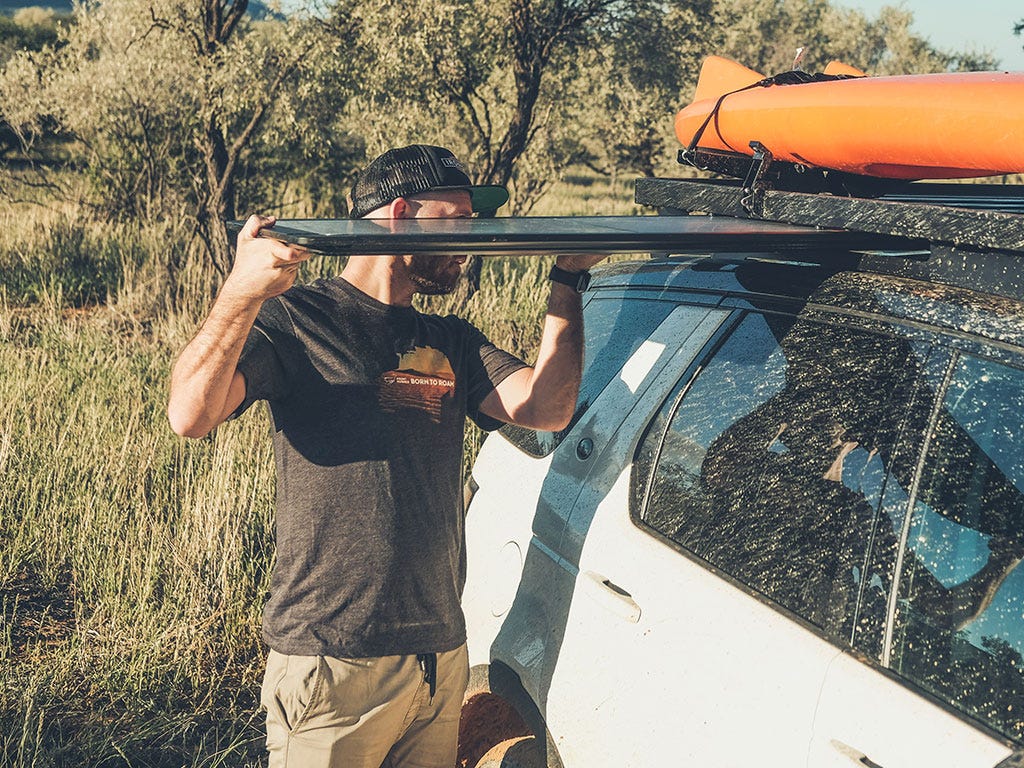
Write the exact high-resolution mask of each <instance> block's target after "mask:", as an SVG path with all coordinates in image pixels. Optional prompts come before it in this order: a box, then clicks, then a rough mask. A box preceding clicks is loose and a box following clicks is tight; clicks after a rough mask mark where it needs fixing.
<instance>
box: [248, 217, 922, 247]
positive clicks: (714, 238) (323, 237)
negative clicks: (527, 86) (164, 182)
mask: <svg viewBox="0 0 1024 768" xmlns="http://www.w3.org/2000/svg"><path fill="white" fill-rule="evenodd" d="M241 226H242V222H229V223H228V228H229V230H230V231H231V232H232V233H237V232H238V230H239V229H240V228H241ZM262 235H263V236H264V237H273V238H276V239H279V240H283V241H285V242H288V243H293V244H295V245H301V246H304V247H306V248H308V249H310V250H312V251H315V252H317V253H321V254H326V255H330V256H352V255H359V254H365V255H371V254H374V255H401V254H411V253H421V254H433V255H436V256H448V255H462V254H476V255H483V256H529V255H551V254H572V253H646V252H651V251H659V252H669V253H701V252H708V251H736V250H745V251H760V252H773V251H775V252H777V251H782V252H792V251H797V252H799V251H804V252H806V251H815V250H823V249H830V250H907V249H908V248H910V247H911V245H910V242H909V241H908V240H906V239H903V238H895V237H891V236H882V235H878V234H872V233H861V232H847V231H844V230H841V229H816V228H814V227H806V226H799V225H792V224H778V223H774V222H764V221H750V220H741V219H733V218H726V217H714V216H573V217H556V216H551V217H547V216H544V217H541V216H536V217H511V218H495V219H394V220H391V219H383V220H380V219H379V220H371V219H355V220H353V219H284V220H280V221H278V222H277V223H276V224H275V225H274V227H273V228H271V229H266V230H263V232H262Z"/></svg>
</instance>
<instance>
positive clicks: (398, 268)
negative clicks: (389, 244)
mask: <svg viewBox="0 0 1024 768" xmlns="http://www.w3.org/2000/svg"><path fill="white" fill-rule="evenodd" d="M341 276H342V277H343V278H344V279H345V280H347V281H348V282H349V283H350V284H351V285H353V286H355V287H356V288H358V289H359V290H360V291H362V292H363V293H365V294H366V295H367V296H370V297H372V298H374V299H376V300H377V301H379V302H381V303H382V304H390V305H391V306H394V307H410V306H412V297H413V296H414V295H415V293H416V290H415V287H414V286H413V284H412V282H411V281H410V280H409V278H408V277H407V275H406V272H405V265H404V264H403V263H402V259H401V257H399V256H350V257H349V259H348V263H347V264H346V265H345V269H344V270H342V273H341Z"/></svg>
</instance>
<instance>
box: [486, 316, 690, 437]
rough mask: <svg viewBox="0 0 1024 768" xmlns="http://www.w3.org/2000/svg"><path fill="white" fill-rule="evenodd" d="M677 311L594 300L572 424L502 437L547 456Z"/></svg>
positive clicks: (510, 429) (516, 430)
mask: <svg viewBox="0 0 1024 768" xmlns="http://www.w3.org/2000/svg"><path fill="white" fill-rule="evenodd" d="M675 307H676V304H673V303H672V302H668V301H654V300H646V301H645V300H637V299H606V298H601V297H594V298H593V299H592V300H591V301H590V303H588V304H587V307H586V309H585V310H584V316H583V329H584V334H585V340H584V344H585V347H584V360H583V379H582V381H581V382H580V394H579V398H578V399H577V401H576V413H575V415H574V416H573V420H572V423H570V425H569V427H568V428H567V429H564V430H562V431H561V432H536V431H534V430H532V429H524V428H522V427H516V426H514V425H511V424H510V425H508V426H505V427H502V430H501V431H502V433H503V434H504V435H505V436H506V437H507V438H508V439H509V440H510V441H511V442H512V443H513V444H514V445H515V446H516V447H518V448H519V449H520V450H522V451H525V452H526V453H528V454H530V455H531V456H547V455H548V454H549V453H551V452H552V451H553V450H555V448H557V447H558V444H559V443H560V442H561V441H562V438H563V437H564V436H565V435H566V434H567V433H568V431H569V430H570V429H572V425H573V424H575V423H576V421H577V420H578V419H579V417H580V416H582V415H583V413H584V411H586V409H587V407H588V406H589V405H590V404H591V403H592V402H593V401H594V399H595V398H596V397H597V396H598V395H599V394H601V391H602V390H603V389H604V388H605V387H606V386H607V385H608V382H609V381H611V379H612V377H613V376H614V375H615V374H616V373H618V372H619V371H620V370H621V369H622V366H623V364H624V363H625V362H626V361H627V360H628V359H629V358H630V357H631V356H632V355H633V353H634V352H636V351H637V349H638V348H639V347H640V345H641V344H643V342H644V340H645V339H646V338H647V337H648V336H650V335H651V332H652V331H653V330H654V329H655V328H657V327H658V326H659V325H660V324H661V323H662V321H663V320H664V319H665V318H666V317H668V315H669V313H670V312H671V311H672V310H673V309H675Z"/></svg>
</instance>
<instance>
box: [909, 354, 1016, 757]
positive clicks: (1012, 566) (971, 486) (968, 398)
mask: <svg viewBox="0 0 1024 768" xmlns="http://www.w3.org/2000/svg"><path fill="white" fill-rule="evenodd" d="M903 533H904V535H905V537H906V549H905V551H904V555H903V568H902V573H901V576H900V579H899V591H898V599H897V602H896V606H895V607H896V621H895V630H894V634H893V638H892V648H891V659H890V665H891V667H892V668H893V669H894V670H895V671H896V672H898V673H899V674H900V675H902V676H904V677H906V678H908V679H910V680H913V681H914V682H916V683H918V684H919V685H921V686H922V687H923V688H925V689H926V690H929V691H931V692H932V693H933V694H935V695H937V696H938V697H940V698H941V699H943V700H945V701H946V702H948V703H949V704H951V705H952V706H954V707H956V708H957V709H959V710H961V711H962V712H964V713H966V714H968V715H970V716H972V717H975V718H977V719H979V720H981V721H983V722H985V723H986V724H988V725H989V726H991V727H992V728H994V729H995V730H997V731H1000V732H1001V733H1003V734H1005V735H1006V736H1009V737H1010V738H1012V739H1015V740H1018V741H1020V740H1022V739H1024V658H1022V654H1024V569H1021V568H1019V567H1018V566H1019V564H1020V562H1021V559H1022V558H1024V371H1022V370H1020V369H1017V368H1013V367H1009V366H1006V365H1002V364H1000V363H996V362H993V361H990V360H985V359H982V358H978V357H970V356H962V357H960V358H959V359H957V360H956V362H955V365H954V367H953V370H952V375H951V378H950V382H949V385H948V387H947V389H946V392H945V395H944V398H943V402H942V405H941V408H940V409H939V410H938V415H937V418H936V421H935V422H934V424H933V428H932V430H931V432H930V439H929V442H928V446H927V453H926V457H925V462H924V468H923V472H922V477H921V481H920V484H919V489H918V492H917V494H916V497H915V501H914V505H913V509H912V513H911V515H910V516H909V519H908V520H907V523H906V530H905V531H904V532H903Z"/></svg>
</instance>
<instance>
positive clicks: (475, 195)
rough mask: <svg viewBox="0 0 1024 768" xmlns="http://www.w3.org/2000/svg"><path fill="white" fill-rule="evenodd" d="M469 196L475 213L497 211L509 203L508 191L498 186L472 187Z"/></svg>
mask: <svg viewBox="0 0 1024 768" xmlns="http://www.w3.org/2000/svg"><path fill="white" fill-rule="evenodd" d="M469 196H470V201H471V205H472V206H473V211H474V212H476V211H496V210H498V209H499V208H501V206H503V205H504V204H505V203H507V202H508V190H507V189H505V187H501V186H498V185H497V184H490V185H482V186H479V187H470V188H469Z"/></svg>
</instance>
